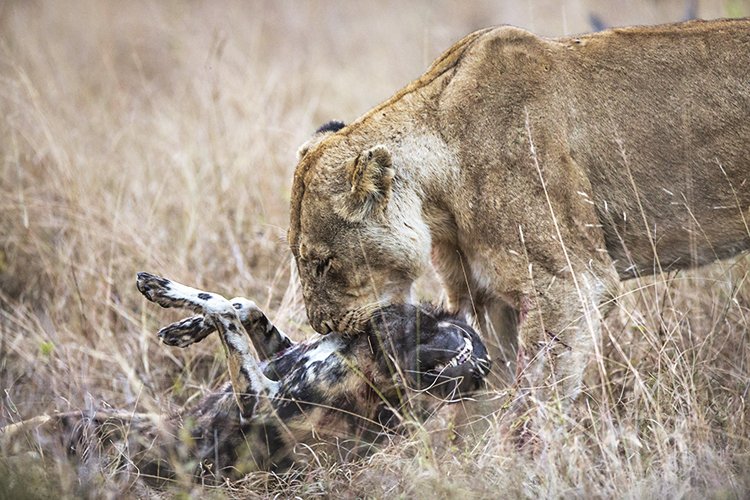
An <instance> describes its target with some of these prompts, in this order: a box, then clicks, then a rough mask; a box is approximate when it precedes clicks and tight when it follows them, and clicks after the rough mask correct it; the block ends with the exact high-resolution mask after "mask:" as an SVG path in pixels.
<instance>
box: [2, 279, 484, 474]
mask: <svg viewBox="0 0 750 500" xmlns="http://www.w3.org/2000/svg"><path fill="white" fill-rule="evenodd" d="M138 289H139V290H140V291H141V292H142V293H143V294H144V295H145V296H146V297H147V298H148V299H149V300H152V301H154V302H156V303H158V304H160V305H162V306H163V307H183V308H188V309H192V310H194V311H196V312H199V313H201V314H200V315H197V316H192V317H190V318H186V319H184V320H181V321H178V322H175V323H173V324H171V325H169V326H167V327H165V328H163V329H161V330H160V332H159V336H160V337H161V339H162V340H163V341H164V343H166V344H168V345H172V346H179V347H187V346H189V345H192V344H194V343H196V342H199V341H201V340H202V339H204V338H205V337H206V336H208V335H210V334H211V333H212V332H214V331H216V330H218V332H219V335H220V337H221V340H222V344H223V345H224V348H225V351H226V354H227V361H228V368H229V370H228V372H229V377H230V380H231V382H230V383H229V384H227V385H226V387H225V388H224V389H222V390H221V391H219V392H216V393H213V394H210V395H208V396H207V397H205V398H204V399H203V400H202V401H201V402H200V403H198V404H197V405H196V406H195V407H194V408H192V409H190V410H187V411H185V412H182V413H181V414H179V415H177V416H174V417H159V416H155V415H135V416H133V415H127V414H124V413H123V412H107V411H99V412H95V413H93V414H86V413H85V412H83V413H82V412H77V413H76V412H73V413H69V414H65V415H58V416H53V417H44V418H41V419H37V420H35V421H30V422H27V423H26V426H27V427H28V426H29V425H32V426H34V427H36V426H37V425H41V424H43V423H47V424H49V423H53V424H54V423H57V424H59V425H60V426H62V427H63V428H64V429H67V431H65V432H64V433H67V444H66V447H67V448H68V449H69V450H74V451H76V454H77V455H79V456H84V457H87V458H89V459H91V458H94V459H96V460H99V459H101V458H102V457H105V458H106V457H108V456H109V458H112V454H109V455H107V454H106V453H105V454H104V455H102V454H101V453H100V452H99V451H101V450H100V446H101V445H102V444H104V445H107V444H108V443H109V444H114V445H115V447H116V448H117V449H118V453H115V454H114V459H115V460H116V461H117V462H118V463H120V464H121V465H122V466H125V467H129V468H132V469H134V470H137V471H138V472H139V473H140V474H142V475H144V476H146V477H149V476H151V477H159V478H168V477H171V476H172V475H174V473H175V471H176V470H180V469H182V471H183V472H187V473H188V474H190V473H193V472H196V473H198V474H200V475H202V476H204V477H205V476H208V477H212V476H213V477H219V478H220V477H222V476H230V477H237V476H238V475H240V474H242V473H244V472H248V471H251V470H258V469H261V470H278V469H283V468H286V467H288V466H289V465H291V464H292V463H293V462H295V461H297V460H303V459H304V458H305V457H307V456H308V455H307V453H308V451H309V450H311V449H312V450H315V452H317V453H320V452H321V451H323V450H324V449H326V448H327V449H329V450H331V449H333V450H335V451H336V453H337V455H336V456H338V457H344V458H345V457H348V456H350V455H352V456H359V455H361V454H362V453H364V452H366V451H368V450H369V449H370V448H371V446H372V445H373V444H374V443H376V442H377V440H378V439H379V438H380V437H382V436H384V435H386V434H387V432H388V431H392V430H395V429H396V428H397V427H398V426H399V424H400V422H401V418H402V417H403V416H404V415H409V414H410V415H412V416H414V417H418V418H419V417H423V416H424V415H422V414H421V413H420V412H421V411H422V410H425V411H426V410H427V408H428V407H429V406H430V405H428V406H425V407H422V406H421V404H417V403H416V402H415V400H414V399H413V398H412V396H414V395H415V394H416V393H420V392H427V393H429V394H431V395H432V396H433V397H432V402H439V401H452V400H455V399H456V398H457V397H459V395H463V394H466V393H468V392H470V391H473V390H475V389H477V388H478V387H479V386H481V384H482V382H483V379H484V377H485V376H486V374H487V373H488V371H489V360H488V359H487V358H486V351H485V350H484V346H483V345H482V344H481V341H480V340H479V337H478V335H477V334H476V332H474V331H473V330H472V329H471V328H470V327H469V326H468V325H466V324H465V323H463V322H462V321H460V320H458V319H456V318H455V317H453V316H449V315H447V314H445V313H441V312H438V311H429V310H426V309H423V308H416V307H413V306H394V307H391V308H387V309H384V310H382V311H380V312H379V313H377V314H376V315H375V316H374V317H373V318H372V322H371V324H370V326H369V327H368V328H367V331H366V332H365V334H363V335H360V336H356V337H353V338H352V337H345V336H343V335H341V334H338V333H336V334H332V335H328V336H326V337H320V336H318V337H316V338H312V339H309V340H308V341H305V342H301V343H297V344H294V343H293V342H292V341H291V340H290V339H289V338H288V337H287V336H286V335H284V334H283V333H281V332H280V331H279V330H278V329H277V328H276V327H275V326H273V324H272V323H271V322H270V321H269V320H268V318H267V317H266V316H265V315H264V314H263V313H262V312H261V311H260V310H259V309H258V308H257V307H256V306H255V304H254V303H252V302H251V301H249V300H247V299H244V298H239V297H238V298H234V299H232V300H231V301H228V300H226V299H225V298H223V297H221V296H220V295H217V294H213V293H208V292H203V291H201V290H196V289H193V288H190V287H186V286H184V285H180V284H179V283H175V282H173V281H169V280H166V279H164V278H159V277H156V276H153V275H149V274H147V273H140V274H139V276H138ZM420 337H421V338H420ZM256 351H257V353H259V354H256ZM415 391H416V392H415ZM436 397H437V398H439V399H436ZM421 403H422V404H424V403H425V401H424V400H422V401H421ZM432 406H434V405H432ZM117 422H121V423H122V425H114V424H116V423H117ZM20 427H21V426H19V425H15V426H14V427H11V426H9V427H8V428H5V429H3V432H2V434H6V435H7V434H11V433H13V432H17V431H18V430H19V429H20ZM2 434H0V435H2ZM298 445H299V446H298ZM123 458H124V460H123ZM186 468H187V469H186ZM196 468H197V469H196Z"/></svg>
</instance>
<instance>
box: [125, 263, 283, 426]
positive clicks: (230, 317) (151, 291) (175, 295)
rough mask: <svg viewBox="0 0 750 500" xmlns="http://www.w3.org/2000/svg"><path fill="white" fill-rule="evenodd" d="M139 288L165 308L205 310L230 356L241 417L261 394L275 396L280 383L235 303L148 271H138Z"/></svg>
mask: <svg viewBox="0 0 750 500" xmlns="http://www.w3.org/2000/svg"><path fill="white" fill-rule="evenodd" d="M136 284H137V286H138V290H139V291H140V292H141V293H142V294H143V295H144V296H145V297H146V298H147V299H148V300H150V301H152V302H155V303H157V304H159V305H160V306H162V307H181V308H185V309H191V310H193V311H195V312H199V313H203V316H204V320H205V321H208V322H209V323H211V324H213V326H214V328H215V329H217V330H218V331H219V335H220V337H221V342H222V345H223V346H224V350H225V352H226V355H227V363H228V365H229V378H230V380H231V382H232V390H233V391H234V395H235V399H236V400H237V405H238V406H239V408H240V413H241V415H242V417H250V416H251V415H252V414H253V413H254V412H255V409H256V407H257V404H258V402H259V398H260V397H263V396H265V397H268V398H273V397H274V396H275V395H276V393H277V392H278V386H279V384H278V382H275V381H273V380H271V379H269V378H268V377H266V376H265V375H264V374H263V371H262V370H261V368H260V365H259V364H258V355H257V353H256V352H255V348H254V347H253V346H252V345H251V344H250V343H249V342H248V340H247V339H248V336H247V334H246V332H245V331H244V327H243V326H242V323H241V322H240V319H239V317H238V315H237V311H236V310H235V308H234V307H233V306H232V303H231V302H230V301H228V300H227V299H226V298H224V297H222V296H221V295H219V294H216V293H209V292H204V291H203V290H197V289H195V288H191V287H189V286H185V285H182V284H180V283H177V282H174V281H170V280H168V279H165V278H161V277H158V276H154V275H152V274H149V273H138V279H137V282H136Z"/></svg>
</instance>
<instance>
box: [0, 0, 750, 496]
mask: <svg viewBox="0 0 750 500" xmlns="http://www.w3.org/2000/svg"><path fill="white" fill-rule="evenodd" d="M690 8H692V9H694V13H696V14H697V15H698V16H700V17H704V18H714V17H722V16H742V15H750V2H746V1H739V0H738V1H716V2H708V1H705V2H693V3H692V5H691V6H690ZM687 12H688V6H686V3H685V2H682V1H658V0H641V1H636V0H633V1H627V2H612V4H609V3H607V2H594V1H586V0H566V1H563V2H557V1H538V2H537V1H499V2H456V3H451V2H426V1H420V2H408V3H405V2H396V1H393V2H377V3H369V2H368V3H365V2H348V1H346V2H343V1H342V2H336V3H333V2H322V1H320V2H318V1H316V2H291V1H280V2H279V1H268V2H261V1H257V2H242V3H225V2H221V3H216V2H206V3H197V2H191V3H177V2H160V3H158V4H157V3H141V2H112V3H109V2H93V1H92V2H88V3H86V2H76V3H73V2H65V3H62V2H31V1H29V2H21V1H19V2H10V1H5V2H0V112H1V113H2V117H3V118H2V120H0V151H2V159H1V163H0V387H1V388H2V391H3V392H2V394H0V397H1V401H0V425H5V424H8V423H11V422H16V421H19V420H22V419H24V418H28V417H32V416H35V415H39V414H43V413H52V412H55V411H65V410H73V409H81V408H84V409H85V408H92V407H107V406H112V407H116V408H121V409H129V410H132V411H156V412H166V411H171V410H174V409H176V408H179V407H180V406H182V405H183V404H186V403H189V402H191V401H195V400H196V399H197V398H199V397H200V396H201V395H202V394H204V393H205V392H206V391H207V390H208V389H209V388H215V387H217V386H218V385H219V384H220V383H221V382H222V381H223V380H224V379H225V365H224V362H223V358H222V353H221V348H220V344H219V343H218V341H217V340H216V339H215V338H211V339H208V340H207V341H206V342H204V343H202V344H200V346H199V347H195V348H192V349H186V350H184V351H183V350H174V349H170V348H168V347H165V346H162V345H160V344H159V342H158V341H157V339H156V337H155V335H154V332H155V331H156V330H157V329H158V327H159V326H161V325H163V324H165V322H166V321H167V320H171V319H176V316H174V315H170V314H167V312H165V311H163V310H160V309H158V308H155V307H151V305H150V304H147V303H146V301H145V300H144V299H143V298H142V297H141V296H140V294H138V292H137V291H136V289H135V286H134V276H135V272H136V271H139V270H150V271H153V272H157V273H160V274H163V275H166V276H169V277H173V278H175V279H178V280H180V281H183V282H187V283H191V284H195V285H197V286H200V287H203V288H207V289H212V290H216V291H219V292H223V293H225V294H228V295H229V296H233V295H235V294H239V293H241V294H244V295H246V296H248V297H252V298H253V299H254V300H256V302H258V303H259V304H260V305H261V306H263V307H264V308H265V310H266V311H268V312H269V315H270V316H271V318H273V319H274V320H275V321H276V322H277V323H278V324H279V325H280V326H281V327H283V328H284V329H286V330H287V331H290V332H291V333H292V334H294V335H296V336H297V337H298V338H300V337H302V336H305V335H308V334H310V333H311V332H310V330H309V327H307V326H306V320H305V314H304V309H303V304H302V301H301V296H300V293H298V290H297V286H296V283H295V281H294V277H293V276H292V274H291V269H290V258H289V257H290V254H289V251H288V248H287V246H286V243H285V242H284V235H285V232H286V226H287V221H288V202H289V192H290V185H291V178H292V173H293V169H294V165H295V151H296V148H297V147H298V146H299V145H300V144H301V143H302V142H303V141H304V140H305V139H306V138H307V136H308V135H309V134H310V133H311V132H312V131H313V130H314V129H315V128H316V127H317V126H318V125H319V124H321V123H323V122H324V121H327V120H328V119H331V118H340V119H343V120H346V121H350V120H352V119H354V118H355V117H356V116H358V115H359V114H361V113H362V112H364V111H366V110H367V109H368V108H369V107H371V106H373V105H375V104H376V103H378V102H379V101H381V100H382V99H384V98H386V97H388V96H389V95H390V94H392V93H393V92H394V91H395V90H397V89H398V88H399V87H401V86H402V85H404V84H405V83H406V82H408V81H409V80H410V79H412V78H414V77H416V76H418V75H419V74H420V73H421V72H422V71H423V70H424V69H425V68H426V67H427V65H428V64H429V62H430V61H431V60H432V59H433V58H434V57H436V56H437V55H438V54H439V53H440V52H441V51H442V50H443V49H445V48H447V47H448V46H449V45H450V44H451V43H452V42H453V41H455V40H457V39H458V38H460V37H461V36H462V35H464V34H466V33H468V32H469V31H472V30H474V29H477V28H480V27H484V26H487V25H492V24H502V23H509V24H514V25H517V26H522V27H526V28H529V29H531V30H534V31H536V32H537V33H540V34H543V35H549V36H555V35H564V34H573V33H577V32H585V31H591V29H592V26H593V24H594V23H592V19H591V15H592V14H593V15H595V16H598V17H599V18H600V19H601V20H602V21H603V22H604V23H606V24H608V25H626V24H650V23H656V22H665V21H674V20H680V19H683V18H685V16H686V15H687ZM749 272H750V265H748V263H747V261H745V260H740V261H738V262H724V263H719V264H717V265H714V266H712V267H711V268H708V269H703V270H699V271H693V272H680V273H677V274H674V273H672V274H669V275H664V276H660V277H657V278H655V279H647V280H641V281H638V282H633V283H630V284H628V285H627V286H626V287H624V288H623V293H622V297H620V299H619V300H618V307H617V311H616V312H615V314H613V315H612V317H610V318H609V319H608V320H607V322H606V328H605V331H604V338H603V339H602V342H601V350H600V353H601V355H600V356H599V358H598V359H596V360H595V361H594V362H592V363H591V366H590V369H589V371H588V376H587V386H586V392H585V393H584V395H583V396H582V397H581V398H579V400H578V403H577V407H576V409H575V411H573V412H572V414H571V415H570V416H569V417H562V416H560V415H559V414H558V413H557V412H556V411H555V410H554V405H552V406H550V407H549V408H547V413H546V415H547V422H548V424H549V425H546V426H544V428H543V429H541V430H540V432H541V435H540V438H539V441H538V443H537V446H536V451H535V452H534V453H528V452H527V451H518V450H517V448H516V447H515V446H514V445H513V443H511V442H508V441H507V440H506V439H505V438H504V437H503V435H502V433H501V432H500V422H501V420H502V413H503V412H502V410H501V409H497V408H496V409H495V410H496V411H494V412H485V414H484V415H483V416H479V417H478V416H476V413H477V412H474V414H475V415H474V417H473V418H476V419H479V423H480V424H481V425H475V426H474V427H472V428H471V429H465V428H463V427H456V426H455V425H454V424H451V423H450V419H449V418H448V416H450V415H449V414H450V412H446V411H443V412H441V414H440V415H438V416H437V417H436V418H435V419H434V421H433V422H431V423H429V424H428V425H427V426H426V427H423V428H419V427H417V428H416V430H415V431H414V433H413V435H411V436H409V437H406V438H403V439H395V440H393V441H392V442H391V443H390V444H387V445H384V447H383V448H382V450H381V451H379V452H377V453H375V454H374V455H372V456H370V457H369V458H367V459H365V460H362V461H359V462H353V463H348V464H337V463H336V462H335V461H326V460H324V459H321V462H320V463H319V464H312V465H309V466H308V467H307V469H306V470H305V471H303V472H302V473H301V474H295V475H286V476H278V477H277V476H274V475H271V474H265V473H255V474H250V475H248V476H247V477H246V478H245V479H243V480H241V481H239V482H237V483H232V484H227V485H224V486H220V487H213V488H209V487H206V486H199V485H190V483H189V482H182V483H179V484H177V485H176V486H175V489H174V490H171V491H170V492H168V494H171V493H174V492H176V491H182V492H189V493H191V494H193V495H211V496H217V497H221V496H230V497H235V496H236V497H245V496H262V497H270V496H277V495H280V496H283V497H291V496H303V497H308V496H347V497H364V496H368V497H370V496H372V497H387V496H388V497H390V496H405V497H429V498H432V497H463V496H475V497H631V498H643V497H646V498H649V497H650V498H655V497H659V498H661V497H690V498H700V497H705V496H710V497H715V498H742V497H747V496H748V495H750V411H749V408H750V407H749V405H748V402H747V398H748V396H749V394H748V392H749V391H750V347H748V340H749V338H748V328H749V327H750V285H749V284H748V281H750V278H749V277H748V273H749ZM419 288H420V290H421V293H422V294H423V296H424V297H426V298H428V299H431V300H440V298H441V297H440V294H439V291H437V288H436V286H435V285H434V281H432V280H430V279H427V280H425V281H424V282H422V283H421V284H420V287H419ZM498 394H499V395H502V391H501V392H499V393H498ZM453 411H457V410H456V409H454V410H453ZM458 413H461V412H460V409H459V410H458ZM465 420H466V419H465V418H464V421H465ZM30 444H31V445H32V446H33V445H34V443H33V442H31V443H30ZM6 451H7V450H4V451H3V454H5V453H6ZM136 482H137V478H133V477H132V476H131V477H125V478H123V477H120V476H117V475H115V474H113V473H112V472H111V471H107V470H93V471H91V470H88V471H75V470H74V469H73V468H71V466H70V465H69V462H68V460H67V458H66V457H65V456H64V455H63V454H58V455H54V454H53V455H45V456H43V457H42V461H41V464H40V465H39V466H36V467H30V468H27V469H18V468H16V469H10V472H7V470H6V472H5V477H2V478H0V485H2V486H0V495H3V494H5V495H7V494H9V492H11V490H10V489H9V488H10V487H11V486H12V485H15V486H14V487H15V488H16V489H14V490H12V491H13V492H14V493H15V494H18V493H20V492H23V493H25V494H26V495H30V496H33V495H43V496H47V495H52V494H54V496H67V495H89V496H100V495H104V496H117V495H120V494H130V495H133V494H143V492H144V491H145V490H140V489H137V488H136V486H137V485H136ZM134 488H135V489H134Z"/></svg>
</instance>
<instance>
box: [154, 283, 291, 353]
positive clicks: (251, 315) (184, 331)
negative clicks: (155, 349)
mask: <svg viewBox="0 0 750 500" xmlns="http://www.w3.org/2000/svg"><path fill="white" fill-rule="evenodd" d="M230 302H231V303H232V307H234V309H235V311H237V316H238V317H239V319H240V322H241V323H242V326H244V327H245V331H247V334H248V335H249V336H250V340H252V342H253V345H254V346H255V349H256V350H257V351H258V355H259V359H260V360H261V361H263V360H265V359H268V358H270V357H272V356H275V355H276V354H278V353H280V352H281V351H283V350H285V349H287V348H288V347H291V346H292V345H294V342H292V340H291V339H290V338H289V337H287V336H286V335H285V334H284V333H283V332H282V331H281V330H279V329H278V328H276V326H275V325H274V324H273V323H271V321H270V320H269V319H268V317H267V316H266V315H265V314H264V313H263V311H261V310H260V309H259V308H258V306H256V305H255V302H253V301H252V300H248V299H246V298H244V297H235V298H233V299H231V300H230ZM215 330H216V328H215V327H214V325H213V323H212V322H211V321H208V320H206V319H205V318H204V317H203V316H202V315H196V316H191V317H189V318H185V319H182V320H180V321H177V322H175V323H172V324H171V325H167V326H165V327H164V328H162V329H161V330H159V334H158V335H159V338H160V339H161V340H162V342H164V343H165V344H167V345H170V346H173V347H187V346H189V345H192V344H195V343H196V342H200V341H201V340H203V339H204V338H206V337H208V336H209V335H210V334H211V333H213V332H214V331H215Z"/></svg>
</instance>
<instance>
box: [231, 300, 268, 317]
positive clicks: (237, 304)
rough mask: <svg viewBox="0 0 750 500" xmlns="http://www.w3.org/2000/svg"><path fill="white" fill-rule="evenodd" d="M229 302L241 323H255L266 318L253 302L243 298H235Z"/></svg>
mask: <svg viewBox="0 0 750 500" xmlns="http://www.w3.org/2000/svg"><path fill="white" fill-rule="evenodd" d="M230 302H231V303H232V307H234V309H235V310H236V311H237V316H238V317H239V318H240V321H242V322H243V323H256V322H258V321H259V320H261V319H263V318H264V317H265V316H266V315H265V314H264V313H263V311H261V309H260V307H258V306H257V305H256V304H255V302H253V301H252V300H250V299H246V298H245V297H235V298H233V299H232V300H231V301H230Z"/></svg>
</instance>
